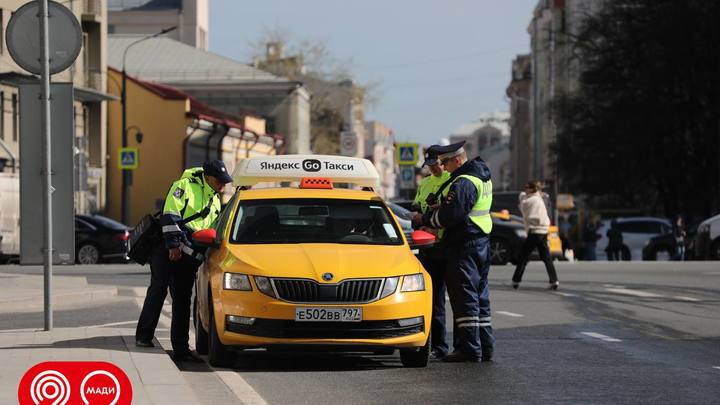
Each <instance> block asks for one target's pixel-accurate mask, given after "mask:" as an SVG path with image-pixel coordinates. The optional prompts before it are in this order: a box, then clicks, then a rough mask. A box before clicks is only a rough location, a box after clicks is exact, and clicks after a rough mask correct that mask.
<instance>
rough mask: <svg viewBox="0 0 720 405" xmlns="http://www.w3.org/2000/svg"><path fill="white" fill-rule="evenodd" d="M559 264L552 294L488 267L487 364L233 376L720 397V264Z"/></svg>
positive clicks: (369, 360) (555, 395) (338, 361)
mask: <svg viewBox="0 0 720 405" xmlns="http://www.w3.org/2000/svg"><path fill="white" fill-rule="evenodd" d="M557 268H558V273H559V277H560V280H561V285H560V290H559V291H557V292H552V291H549V290H547V289H545V287H546V284H547V277H546V275H545V271H544V269H543V268H542V264H541V263H532V264H531V265H530V266H528V270H527V272H526V280H525V281H524V282H523V284H522V285H521V287H520V289H519V290H513V289H512V288H511V287H510V284H509V279H510V276H511V274H512V270H513V269H512V267H510V266H506V267H502V266H497V267H493V268H492V269H491V296H492V304H493V326H494V328H495V331H496V338H497V346H496V353H495V361H494V362H493V363H480V364H445V363H439V362H433V363H431V364H430V365H429V366H428V367H427V368H425V369H404V368H402V366H401V364H400V361H399V357H398V356H397V354H396V355H394V356H360V355H347V354H332V353H282V352H278V353H268V352H265V351H253V352H245V353H243V354H241V355H239V356H237V360H236V362H235V364H234V367H233V368H232V370H231V372H232V373H235V374H236V375H238V376H240V377H241V378H242V379H244V381H246V382H247V383H248V384H249V385H250V386H251V387H252V389H253V390H255V392H256V393H257V394H259V396H260V397H262V399H264V400H265V401H266V402H267V403H270V404H337V403H341V402H347V403H353V404H356V403H360V404H364V403H373V404H375V403H445V404H447V403H473V404H475V403H481V402H489V403H569V404H570V403H572V404H576V403H583V404H610V403H612V404H616V403H632V404H637V403H653V404H656V403H668V404H670V403H672V404H680V403H682V404H685V403H687V404H712V403H715V404H717V403H719V402H720V310H719V309H720V263H718V262H688V263H676V262H663V263H648V262H622V263H607V262H595V263H587V262H585V263H560V264H558V266H557ZM0 269H1V268H0ZM0 271H2V270H0ZM59 271H60V272H63V271H65V272H69V273H74V274H77V275H78V276H87V277H88V283H97V284H103V285H105V284H108V285H111V284H115V285H120V286H125V287H133V286H134V287H144V286H145V285H146V282H147V279H148V275H147V272H146V271H145V270H142V269H140V270H138V268H137V267H133V266H108V267H101V268H82V267H80V268H74V269H65V270H62V269H61V270H59ZM136 302H137V299H131V298H130V297H126V296H124V295H123V294H120V295H119V296H118V297H117V298H116V299H115V301H114V302H112V303H104V304H99V305H93V306H92V307H91V308H72V309H68V310H63V311H57V312H56V314H55V324H56V326H57V327H63V326H80V325H88V324H102V323H111V322H129V323H131V322H132V321H134V320H135V319H136V318H137V314H138V312H139V310H138V309H137V304H136ZM448 307H449V305H448ZM33 317H36V319H35V318H33ZM33 322H34V323H35V325H34V326H37V325H40V324H41V322H42V315H41V314H39V313H23V314H12V313H9V314H8V313H2V314H0V329H6V328H21V327H28V325H30V324H32V323H33ZM129 326H130V327H133V326H134V325H132V324H130V325H129ZM189 371H196V373H194V374H195V375H197V384H192V385H193V387H194V388H195V387H197V389H198V390H204V391H205V392H208V391H210V389H209V388H208V387H207V386H203V382H202V381H205V380H207V378H208V377H209V376H210V375H211V374H214V373H218V371H214V370H211V369H209V368H208V367H205V366H199V367H197V366H196V367H195V368H194V369H192V367H191V370H189Z"/></svg>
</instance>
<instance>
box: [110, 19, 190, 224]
mask: <svg viewBox="0 0 720 405" xmlns="http://www.w3.org/2000/svg"><path fill="white" fill-rule="evenodd" d="M176 28H177V27H170V28H165V29H163V30H162V31H160V32H158V33H155V34H152V35H148V36H146V37H143V38H140V39H138V40H137V41H135V42H133V43H131V44H130V45H128V46H127V48H125V51H124V52H123V58H122V92H121V96H120V105H121V108H122V147H123V148H127V146H128V139H127V138H128V137H127V133H128V131H127V130H128V128H127V72H126V71H125V59H126V57H127V53H128V51H129V50H130V48H131V47H133V46H134V45H137V44H139V43H140V42H143V41H145V40H148V39H152V38H155V37H158V36H160V35H164V34H167V33H168V32H170V31H173V30H175V29H176ZM130 174H131V173H130V170H129V169H122V190H121V194H120V221H121V222H122V223H124V224H127V223H128V215H129V212H128V211H129V208H130V198H129V197H130V195H129V194H130V193H129V192H128V188H129V187H130V183H131V177H130Z"/></svg>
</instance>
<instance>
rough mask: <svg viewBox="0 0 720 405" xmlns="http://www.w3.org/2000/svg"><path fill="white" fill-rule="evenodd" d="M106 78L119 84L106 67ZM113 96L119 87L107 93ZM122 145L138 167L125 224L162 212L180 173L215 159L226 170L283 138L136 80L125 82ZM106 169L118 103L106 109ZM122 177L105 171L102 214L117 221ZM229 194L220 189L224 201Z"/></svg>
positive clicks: (114, 157)
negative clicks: (124, 137) (124, 142)
mask: <svg viewBox="0 0 720 405" xmlns="http://www.w3.org/2000/svg"><path fill="white" fill-rule="evenodd" d="M110 77H111V78H112V79H113V80H118V81H119V80H121V74H120V72H118V71H116V70H114V69H112V70H111V71H110ZM113 92H114V94H116V95H119V94H120V93H119V89H113ZM127 100H128V105H127V124H128V146H130V147H134V148H137V150H138V156H139V160H138V161H139V165H138V168H137V169H134V170H132V172H133V174H132V182H131V185H130V186H129V189H128V193H129V212H128V222H129V223H130V224H135V223H137V222H138V221H139V220H140V219H141V218H142V217H143V216H144V215H146V214H149V213H152V212H155V211H156V210H159V209H162V202H163V201H164V199H165V196H166V195H167V191H168V187H170V184H171V183H172V182H173V181H174V180H176V179H177V178H178V177H179V176H180V174H181V173H182V172H183V170H184V169H186V168H190V167H197V166H202V164H203V163H204V162H205V161H206V160H209V159H221V160H223V161H224V162H225V165H226V166H227V168H228V170H229V171H230V172H232V170H233V169H234V168H235V166H237V164H238V163H239V162H240V160H241V159H244V158H247V157H251V156H261V155H274V154H277V153H278V151H281V150H282V149H283V139H282V137H278V136H276V135H270V134H267V133H266V132H265V121H264V120H263V119H262V118H259V117H253V116H243V117H232V116H229V115H227V114H224V113H222V112H220V111H217V110H214V109H212V108H210V107H209V106H208V105H207V104H205V103H203V102H201V101H199V100H197V99H196V98H194V97H192V96H190V95H189V94H187V93H185V92H183V91H181V90H180V89H177V88H174V87H171V86H167V85H162V84H158V83H153V82H148V81H144V80H140V79H136V78H132V77H131V78H129V79H128V80H127ZM108 111H109V120H108V122H109V135H110V136H109V139H110V141H109V147H108V154H109V156H110V165H111V166H112V167H113V168H117V167H118V159H119V148H120V147H121V146H122V145H121V139H122V131H121V128H122V124H121V120H122V118H121V114H122V107H121V105H120V102H119V101H113V102H111V103H110V106H109V109H108ZM121 187H122V173H121V171H120V170H118V169H115V170H111V171H110V177H109V187H108V201H109V203H108V207H107V215H109V216H111V217H113V218H119V217H120V210H121V207H120V201H121V193H122V191H121ZM233 192H234V190H233V189H232V187H228V188H227V190H226V193H227V195H225V196H224V199H225V201H227V200H228V199H229V197H230V196H231V194H232V193H233Z"/></svg>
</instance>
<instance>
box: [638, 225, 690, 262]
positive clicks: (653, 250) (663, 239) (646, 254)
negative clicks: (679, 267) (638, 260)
mask: <svg viewBox="0 0 720 405" xmlns="http://www.w3.org/2000/svg"><path fill="white" fill-rule="evenodd" d="M696 231H697V227H694V228H690V229H688V230H687V234H686V235H685V257H684V258H683V259H684V260H694V259H695V257H694V256H695V255H694V253H695V249H694V246H693V245H694V242H695V233H696ZM676 254H677V242H676V241H675V235H674V234H672V233H666V234H663V235H658V236H654V237H652V238H650V239H648V241H647V243H646V244H645V247H643V250H642V259H643V260H650V261H653V260H672V259H673V258H675V256H676Z"/></svg>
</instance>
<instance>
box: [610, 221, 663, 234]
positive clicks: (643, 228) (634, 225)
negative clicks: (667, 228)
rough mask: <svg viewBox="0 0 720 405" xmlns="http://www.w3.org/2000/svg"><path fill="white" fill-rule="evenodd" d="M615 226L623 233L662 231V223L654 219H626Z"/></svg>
mask: <svg viewBox="0 0 720 405" xmlns="http://www.w3.org/2000/svg"><path fill="white" fill-rule="evenodd" d="M617 226H618V228H619V229H620V231H621V232H625V233H657V234H659V233H663V232H662V228H661V226H662V224H661V223H660V222H654V221H626V222H620V223H618V224H617Z"/></svg>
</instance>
